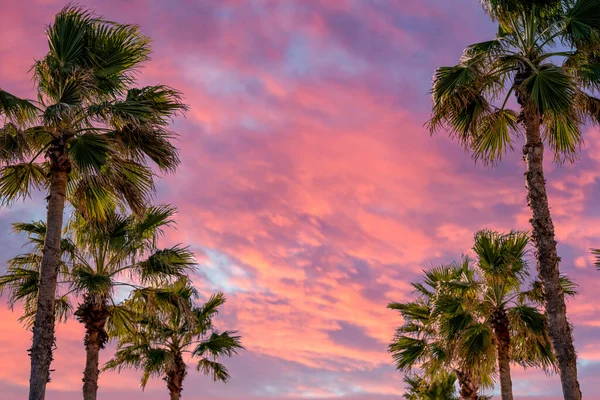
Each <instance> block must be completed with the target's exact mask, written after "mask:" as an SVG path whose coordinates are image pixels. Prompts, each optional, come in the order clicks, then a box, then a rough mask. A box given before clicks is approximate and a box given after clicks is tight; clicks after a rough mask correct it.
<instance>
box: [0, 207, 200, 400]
mask: <svg viewBox="0 0 600 400" xmlns="http://www.w3.org/2000/svg"><path fill="white" fill-rule="evenodd" d="M174 212H175V209H174V208H173V207H170V206H157V207H150V208H148V209H147V211H146V212H145V214H144V215H143V216H142V218H141V219H139V218H136V217H135V216H132V215H130V216H123V215H121V214H118V213H115V212H111V213H109V214H108V215H107V219H106V220H105V221H103V222H102V223H101V224H100V223H98V222H95V221H93V222H90V221H88V220H86V219H85V217H83V216H81V215H77V216H75V218H74V219H73V221H72V222H71V223H70V224H69V225H68V232H69V235H70V236H71V238H69V239H63V241H68V243H70V244H71V246H70V247H69V253H68V254H69V255H70V256H69V258H70V262H69V263H68V265H65V267H64V268H62V269H61V279H62V280H61V283H64V284H66V285H68V288H69V289H70V290H69V291H68V292H66V293H64V294H63V295H61V296H59V298H61V299H64V301H63V302H59V303H57V304H64V306H63V308H64V309H66V310H65V311H63V310H61V311H62V314H59V316H63V317H66V313H67V311H68V310H70V308H71V306H70V301H69V295H70V294H73V295H76V296H77V297H78V298H79V299H81V300H82V301H81V302H80V303H79V305H78V306H77V309H76V311H75V312H74V314H75V316H76V317H77V319H78V320H79V321H80V322H81V323H82V324H83V325H84V326H85V338H84V344H85V349H86V363H85V370H84V373H83V398H84V399H85V400H95V399H96V397H97V392H98V377H99V369H98V366H99V355H100V350H102V349H103V348H104V347H105V345H106V343H107V341H108V340H109V335H108V333H107V329H106V328H107V325H111V326H112V327H113V329H115V328H114V327H120V329H133V325H132V321H131V318H130V314H131V313H130V312H129V311H128V310H127V309H126V308H125V307H123V305H122V304H119V302H118V301H117V300H116V299H115V290H116V289H117V288H119V287H130V288H133V289H138V288H139V287H143V286H144V285H149V284H157V283H165V282H169V281H172V280H176V279H181V278H182V277H184V276H185V275H186V273H187V271H188V270H189V269H190V268H192V267H193V266H195V262H194V258H193V254H192V253H191V252H190V251H189V250H188V249H187V248H183V247H181V246H174V247H170V248H164V249H159V248H157V247H156V240H157V238H158V236H159V235H161V234H162V233H163V228H164V227H166V226H169V225H170V224H171V223H172V219H171V217H172V216H173V214H174ZM16 226H18V227H19V229H20V230H25V229H27V228H28V229H30V241H31V242H32V243H33V245H34V251H33V252H31V253H27V254H24V255H20V256H17V257H15V258H14V259H13V260H11V262H10V264H11V266H10V269H9V271H8V273H7V274H6V275H4V276H3V277H1V278H0V289H3V284H4V286H7V287H8V289H9V290H10V291H11V300H12V301H13V302H14V301H18V300H24V301H25V305H26V306H25V310H26V316H27V315H31V312H28V304H35V296H36V295H37V291H36V290H35V286H36V284H37V282H39V266H40V260H39V249H40V247H41V245H42V244H41V243H43V242H42V241H41V240H40V239H42V237H43V236H40V234H41V233H43V232H44V231H45V229H44V223H43V222H37V223H32V224H28V225H27V224H17V225H16ZM34 232H35V233H34ZM31 234H33V236H31ZM42 240H43V239H42ZM23 277H25V279H23ZM133 282H139V284H136V283H133ZM140 284H141V286H140ZM27 289H32V290H27Z"/></svg>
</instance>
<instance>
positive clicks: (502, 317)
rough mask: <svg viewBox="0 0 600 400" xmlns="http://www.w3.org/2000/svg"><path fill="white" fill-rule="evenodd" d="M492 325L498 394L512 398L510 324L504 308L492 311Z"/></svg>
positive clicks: (503, 398) (508, 399)
mask: <svg viewBox="0 0 600 400" xmlns="http://www.w3.org/2000/svg"><path fill="white" fill-rule="evenodd" d="M492 327H493V329H494V334H495V335H496V351H497V352H498V371H499V375H500V394H501V396H502V400H513V393H512V378H511V376H510V331H509V327H510V324H509V322H508V317H507V315H506V312H505V311H504V310H502V309H500V310H496V311H495V312H494V314H493V315H492Z"/></svg>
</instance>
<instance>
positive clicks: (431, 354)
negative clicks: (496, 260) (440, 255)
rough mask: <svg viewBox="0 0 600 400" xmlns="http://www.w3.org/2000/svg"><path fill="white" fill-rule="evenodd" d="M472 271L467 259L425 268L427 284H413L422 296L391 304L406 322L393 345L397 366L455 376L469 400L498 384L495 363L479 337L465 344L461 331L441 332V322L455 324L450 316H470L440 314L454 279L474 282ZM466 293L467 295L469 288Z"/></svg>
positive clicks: (428, 374)
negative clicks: (477, 339) (440, 303)
mask: <svg viewBox="0 0 600 400" xmlns="http://www.w3.org/2000/svg"><path fill="white" fill-rule="evenodd" d="M472 272H473V271H472V270H471V269H470V268H469V266H468V261H466V262H463V263H461V264H452V265H444V266H440V267H437V268H433V269H430V270H427V271H424V272H423V277H424V279H423V282H419V283H413V284H412V285H413V287H414V288H415V292H416V295H417V298H416V299H415V300H414V301H411V302H406V303H390V304H389V305H388V308H390V309H393V310H397V311H399V312H400V315H401V316H402V318H403V320H404V325H402V326H401V327H399V328H398V329H397V330H396V333H395V335H394V339H393V341H392V343H391V344H390V345H389V346H388V351H389V352H390V354H391V355H392V358H393V359H394V364H395V366H396V368H397V369H398V370H400V371H402V372H406V373H409V372H411V371H412V369H413V368H416V367H419V368H420V369H421V370H422V371H423V372H424V377H425V378H427V379H431V380H433V381H435V380H438V379H440V377H443V376H445V375H447V374H454V375H455V376H456V378H457V380H458V384H459V388H460V391H459V393H460V396H461V399H465V400H477V399H481V398H485V397H482V394H481V391H482V390H483V389H485V388H491V387H492V386H493V381H492V378H493V373H494V362H493V359H491V358H490V357H488V353H489V352H488V348H487V347H485V348H483V349H481V348H477V347H476V344H477V343H475V342H474V341H471V342H469V343H466V344H465V342H464V340H462V339H463V338H462V336H461V335H460V333H461V330H460V329H459V330H457V331H456V332H450V330H449V329H446V332H445V333H443V332H442V331H441V329H440V326H441V325H445V326H449V325H450V323H449V322H448V320H450V322H456V321H458V320H460V319H461V318H464V319H468V318H470V314H468V310H466V309H464V308H457V309H456V310H455V316H454V318H452V319H449V318H445V317H446V315H447V313H441V312H439V309H438V308H439V305H438V303H439V301H440V299H446V298H448V296H450V294H451V293H452V292H454V291H455V290H456V288H455V287H454V286H453V282H456V281H458V280H461V281H463V282H464V281H470V280H472ZM468 287H472V285H468ZM463 294H464V295H465V297H466V292H465V293H463ZM442 317H443V318H442ZM469 346H470V347H471V348H470V349H469Z"/></svg>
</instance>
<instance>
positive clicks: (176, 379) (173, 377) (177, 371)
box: [164, 352, 187, 400]
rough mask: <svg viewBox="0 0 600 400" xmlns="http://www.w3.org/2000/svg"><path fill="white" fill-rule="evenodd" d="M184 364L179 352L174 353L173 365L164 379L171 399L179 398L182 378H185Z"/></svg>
mask: <svg viewBox="0 0 600 400" xmlns="http://www.w3.org/2000/svg"><path fill="white" fill-rule="evenodd" d="M186 374H187V372H186V365H185V362H184V361H183V357H182V356H181V353H179V352H178V353H176V354H175V357H174V365H173V366H172V367H171V369H170V370H169V371H167V376H166V377H165V378H164V380H165V381H166V382H167V388H168V389H169V395H170V396H171V400H180V399H181V392H182V391H183V380H184V379H185V375H186Z"/></svg>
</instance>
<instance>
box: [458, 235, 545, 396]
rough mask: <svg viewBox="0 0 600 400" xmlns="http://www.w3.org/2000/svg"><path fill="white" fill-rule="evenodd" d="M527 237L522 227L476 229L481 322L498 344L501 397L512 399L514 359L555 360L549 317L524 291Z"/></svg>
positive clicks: (542, 363)
mask: <svg viewBox="0 0 600 400" xmlns="http://www.w3.org/2000/svg"><path fill="white" fill-rule="evenodd" d="M528 241H529V240H528V237H527V234H526V233H523V232H511V233H509V234H500V233H498V232H493V231H480V232H477V233H476V234H475V244H474V246H473V250H474V252H475V254H476V255H477V267H476V272H477V275H478V277H479V278H480V282H478V284H477V287H478V290H479V292H480V294H481V295H480V299H479V301H477V302H476V304H475V306H476V308H477V312H478V313H479V314H480V315H481V317H482V319H483V322H481V323H482V324H485V325H487V326H488V327H489V328H490V333H491V334H492V335H491V337H492V342H493V343H494V344H495V350H496V352H495V353H496V358H497V360H498V372H499V376H500V392H501V395H502V400H512V399H513V393H512V379H511V373H510V364H511V362H512V361H513V360H516V361H520V362H521V363H522V364H523V365H525V366H535V367H542V368H544V369H546V370H548V369H551V368H552V367H553V365H554V356H553V354H552V349H551V346H550V340H549V338H548V337H547V322H546V317H545V316H544V315H543V314H542V313H541V312H540V311H539V310H538V308H537V307H536V306H535V305H533V304H530V303H528V302H526V299H527V297H528V296H527V294H526V293H525V292H522V291H521V286H522V283H523V279H524V278H525V277H527V264H526V263H525V261H524V257H525V253H526V248H527V244H528ZM452 311H453V310H452ZM474 326H475V325H474ZM482 329H483V327H482Z"/></svg>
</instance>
